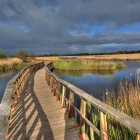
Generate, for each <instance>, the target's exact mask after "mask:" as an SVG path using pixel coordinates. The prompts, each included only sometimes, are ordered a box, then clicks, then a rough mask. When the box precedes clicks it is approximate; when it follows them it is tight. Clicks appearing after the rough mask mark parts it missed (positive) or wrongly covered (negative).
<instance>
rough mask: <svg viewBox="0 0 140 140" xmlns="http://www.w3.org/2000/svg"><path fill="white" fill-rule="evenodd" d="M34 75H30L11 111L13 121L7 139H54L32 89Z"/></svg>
mask: <svg viewBox="0 0 140 140" xmlns="http://www.w3.org/2000/svg"><path fill="white" fill-rule="evenodd" d="M34 76H35V73H34V74H32V75H31V76H30V78H29V80H28V82H27V84H26V86H25V88H24V92H23V93H22V95H21V97H20V99H19V101H18V104H17V106H16V109H15V110H14V112H13V122H12V123H11V125H10V128H9V139H12V140H18V139H20V140H22V139H24V140H28V139H36V140H41V139H44V140H47V139H49V140H54V136H53V133H52V130H51V127H50V124H49V121H48V118H47V116H46V114H45V113H44V111H43V109H42V106H41V105H40V103H39V101H38V98H37V97H36V94H35V92H34V89H33V88H34Z"/></svg>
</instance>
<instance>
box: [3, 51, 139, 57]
mask: <svg viewBox="0 0 140 140" xmlns="http://www.w3.org/2000/svg"><path fill="white" fill-rule="evenodd" d="M135 53H140V50H138V51H117V52H105V53H104V52H102V53H75V54H57V53H54V54H43V55H35V54H29V53H28V52H26V51H24V50H21V51H19V52H17V54H15V55H7V54H5V53H4V52H2V51H0V59H2V58H7V57H8V58H9V57H19V58H21V59H25V58H26V57H28V56H29V57H42V56H83V55H110V54H135Z"/></svg>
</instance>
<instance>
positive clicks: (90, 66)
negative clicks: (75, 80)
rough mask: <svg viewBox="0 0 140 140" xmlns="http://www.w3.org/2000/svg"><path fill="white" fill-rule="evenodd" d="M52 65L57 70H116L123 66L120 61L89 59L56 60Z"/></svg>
mask: <svg viewBox="0 0 140 140" xmlns="http://www.w3.org/2000/svg"><path fill="white" fill-rule="evenodd" d="M53 67H54V68H55V69H59V70H116V69H122V68H124V64H123V63H122V62H112V61H91V60H57V61H54V62H53Z"/></svg>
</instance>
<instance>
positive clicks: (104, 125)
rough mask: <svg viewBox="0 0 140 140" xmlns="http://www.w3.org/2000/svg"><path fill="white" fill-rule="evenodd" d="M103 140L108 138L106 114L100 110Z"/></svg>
mask: <svg viewBox="0 0 140 140" xmlns="http://www.w3.org/2000/svg"><path fill="white" fill-rule="evenodd" d="M100 132H101V140H108V134H107V121H106V114H104V113H103V112H101V111H100Z"/></svg>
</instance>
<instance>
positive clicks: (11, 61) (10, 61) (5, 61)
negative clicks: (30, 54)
mask: <svg viewBox="0 0 140 140" xmlns="http://www.w3.org/2000/svg"><path fill="white" fill-rule="evenodd" d="M14 63H16V64H18V63H22V60H21V59H19V58H16V57H15V58H5V59H0V65H12V64H14Z"/></svg>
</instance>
